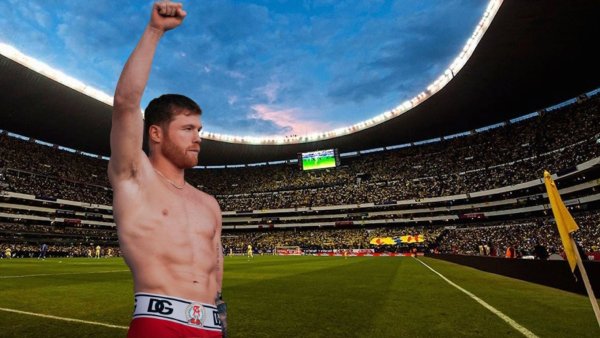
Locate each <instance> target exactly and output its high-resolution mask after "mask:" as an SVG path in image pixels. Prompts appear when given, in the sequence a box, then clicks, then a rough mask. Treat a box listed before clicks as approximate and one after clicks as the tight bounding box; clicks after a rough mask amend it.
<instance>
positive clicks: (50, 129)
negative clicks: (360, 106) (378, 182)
mask: <svg viewBox="0 0 600 338" xmlns="http://www.w3.org/2000/svg"><path fill="white" fill-rule="evenodd" d="M597 13H600V2H599V1H596V0H575V1H567V0H551V1H547V0H527V1H523V0H505V1H504V2H503V4H502V6H501V7H500V9H499V10H498V12H497V14H496V17H495V19H494V20H493V22H492V23H491V25H490V27H489V28H488V30H487V32H486V33H485V35H484V36H483V38H482V39H481V41H480V42H479V44H478V46H477V48H476V49H475V51H474V52H473V55H472V56H471V58H470V59H469V60H468V62H467V63H466V64H465V65H464V67H463V68H462V70H461V71H460V72H459V73H458V74H456V76H454V78H453V79H452V80H451V81H450V82H449V83H448V84H447V85H446V86H445V87H444V88H443V89H441V90H440V91H439V92H437V93H436V94H434V95H433V96H432V97H430V98H429V99H427V100H425V101H424V102H423V103H421V104H420V105H418V106H416V107H415V108H413V109H411V110H409V111H408V112H406V113H404V114H402V115H400V116H398V117H395V118H393V119H391V120H389V121H387V122H384V123H381V124H379V125H376V126H374V127H371V128H368V129H365V130H362V131H358V132H356V133H353V134H349V135H345V136H340V137H337V138H332V139H328V140H324V141H318V142H310V143H298V144H288V145H251V144H237V143H227V142H220V141H215V140H212V139H204V140H203V143H202V151H201V153H200V164H201V165H226V164H241V163H258V162H267V161H277V160H287V159H292V158H295V157H296V154H297V153H298V152H302V151H310V150H317V149H325V148H338V149H339V150H340V152H342V153H344V152H350V151H357V150H365V149H370V148H378V147H385V146H393V145H398V144H404V143H410V142H417V141H422V140H427V139H432V138H437V137H442V136H447V135H452V134H456V133H460V132H464V131H469V130H474V129H477V128H480V127H484V126H487V125H491V124H495V123H497V122H502V121H507V120H509V119H512V118H515V117H518V116H521V115H525V114H528V113H531V112H534V111H537V110H540V109H543V108H545V107H549V106H552V105H555V104H558V103H560V102H562V101H565V100H567V99H570V98H573V97H575V96H577V95H579V94H582V93H585V92H588V91H591V90H594V89H596V88H598V87H600V63H599V62H598V60H600V51H598V50H597V49H596V48H592V46H593V45H594V44H595V43H596V41H597V35H596V34H597V33H596V32H598V31H600V20H598V19H597ZM0 93H1V94H0V102H1V108H0V111H1V114H2V119H0V129H4V130H7V131H11V132H15V133H18V134H21V135H25V136H29V137H32V138H35V139H39V140H43V141H47V142H51V143H54V144H59V145H62V146H66V147H69V148H73V149H77V150H81V151H85V152H89V153H93V154H99V155H103V156H110V148H109V133H110V123H111V122H110V115H111V109H112V107H111V106H110V105H108V104H106V103H104V102H101V101H98V100H96V99H93V98H91V97H89V96H87V95H85V94H82V93H80V92H79V91H76V90H74V89H71V88H70V87H67V86H65V85H63V84H60V83H58V82H55V81H54V80H51V79H50V78H48V77H46V76H44V75H42V74H39V73H37V72H35V71H33V70H31V69H29V68H26V67H25V66H22V65H21V64H19V63H17V62H15V61H12V60H11V59H9V58H7V57H4V56H1V55H0Z"/></svg>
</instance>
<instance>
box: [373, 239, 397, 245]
mask: <svg viewBox="0 0 600 338" xmlns="http://www.w3.org/2000/svg"><path fill="white" fill-rule="evenodd" d="M369 243H371V244H375V245H386V244H388V245H395V244H396V241H395V240H394V239H393V238H392V237H375V238H373V239H372V240H371V242H369Z"/></svg>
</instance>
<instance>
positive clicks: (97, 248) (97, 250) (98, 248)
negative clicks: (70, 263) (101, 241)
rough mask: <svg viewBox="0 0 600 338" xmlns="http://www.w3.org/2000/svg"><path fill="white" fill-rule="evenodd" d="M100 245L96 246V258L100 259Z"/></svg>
mask: <svg viewBox="0 0 600 338" xmlns="http://www.w3.org/2000/svg"><path fill="white" fill-rule="evenodd" d="M100 249H101V248H100V245H96V258H97V259H100Z"/></svg>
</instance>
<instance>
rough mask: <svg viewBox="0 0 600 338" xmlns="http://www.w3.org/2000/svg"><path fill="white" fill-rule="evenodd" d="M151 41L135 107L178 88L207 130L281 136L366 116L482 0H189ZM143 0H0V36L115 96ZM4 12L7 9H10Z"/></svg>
mask: <svg viewBox="0 0 600 338" xmlns="http://www.w3.org/2000/svg"><path fill="white" fill-rule="evenodd" d="M182 3H183V5H184V9H185V10H186V11H187V13H188V14H187V17H186V18H185V20H184V22H183V24H182V25H181V26H180V27H178V28H176V29H175V30H172V31H169V32H167V33H166V34H165V36H164V37H163V39H162V40H161V42H160V45H159V47H158V49H157V52H156V56H155V59H154V64H153V68H152V73H151V75H150V80H149V82H148V86H147V88H146V92H145V93H144V97H143V99H142V108H144V107H145V106H146V105H147V104H148V102H149V101H150V100H151V99H152V98H154V97H157V96H160V95H161V94H165V93H178V94H183V95H187V96H189V97H191V98H192V99H194V100H195V101H196V102H198V103H199V105H200V106H201V107H202V110H203V115H202V122H203V125H204V128H205V130H204V131H205V132H214V133H220V134H229V135H244V136H288V135H302V134H309V133H315V132H322V131H328V130H332V129H336V128H340V127H344V126H348V125H352V124H355V123H358V122H360V121H363V120H366V119H369V118H372V117H374V116H376V115H379V114H381V113H383V112H384V111H387V110H390V109H392V108H394V107H396V106H397V105H399V104H400V103H402V102H404V101H406V100H408V99H411V98H413V97H414V96H416V95H417V94H418V93H420V92H421V91H423V90H424V89H425V88H426V87H427V85H429V84H430V83H431V82H432V81H433V80H435V79H436V78H437V77H438V76H439V75H441V74H442V72H443V71H444V70H445V69H446V68H447V67H448V66H449V65H450V64H451V63H452V61H453V60H454V58H455V57H456V56H457V55H458V54H459V52H460V51H461V49H462V48H463V46H464V44H465V43H466V41H467V40H468V38H469V37H470V36H471V35H472V33H473V31H474V30H475V27H476V25H477V24H478V23H479V21H480V20H481V17H482V15H483V13H484V11H485V9H486V7H487V4H488V2H487V1H485V0H445V1H439V0H398V1H386V0H348V1H346V0H289V1H288V0H271V1H269V0H253V1H250V0H248V1H242V0H187V1H182ZM151 6H152V1H146V0H127V1H124V0H104V1H88V0H27V1H23V0H0V13H4V14H3V15H2V16H0V42H1V43H5V44H8V45H11V46H13V47H15V48H17V49H18V50H19V51H21V52H22V53H24V54H26V55H28V56H30V57H33V58H35V59H38V60H40V61H42V62H44V63H46V64H48V65H49V66H51V67H53V68H55V69H57V70H59V71H61V72H63V73H65V74H67V75H69V76H71V77H74V78H76V79H78V80H80V81H82V82H84V83H86V84H87V85H90V86H92V87H95V88H97V89H99V90H101V91H103V92H105V93H107V94H109V95H111V96H112V95H113V93H114V89H115V86H116V83H117V80H118V78H119V74H120V72H121V70H122V67H123V65H124V64H125V62H126V60H127V58H128V56H129V54H130V53H131V51H132V50H133V48H134V47H135V45H136V44H137V41H138V39H139V37H140V36H141V34H142V32H143V31H144V29H145V27H146V25H147V23H148V19H149V17H150V9H151ZM7 13H11V14H10V15H7Z"/></svg>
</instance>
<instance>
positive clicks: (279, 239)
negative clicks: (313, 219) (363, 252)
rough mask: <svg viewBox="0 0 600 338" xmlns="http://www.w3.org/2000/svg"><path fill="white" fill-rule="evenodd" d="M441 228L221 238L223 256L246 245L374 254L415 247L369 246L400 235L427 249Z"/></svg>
mask: <svg viewBox="0 0 600 338" xmlns="http://www.w3.org/2000/svg"><path fill="white" fill-rule="evenodd" d="M441 231H442V229H441V228H425V227H397V228H392V227H387V228H384V227H379V228H369V229H365V228H362V229H318V230H314V229H306V230H303V229H292V230H273V231H251V232H228V233H226V234H224V235H223V237H222V242H223V248H224V250H225V252H226V253H229V252H233V253H245V252H246V248H247V246H248V244H250V245H252V247H253V248H254V250H256V251H257V252H259V253H260V252H263V253H272V252H273V250H274V249H275V248H276V247H280V246H298V247H300V248H301V249H302V250H304V251H306V250H309V251H319V250H329V249H366V248H372V249H376V251H380V250H382V251H383V250H384V251H397V250H402V249H404V248H408V247H409V246H417V244H415V245H393V246H385V247H381V246H378V245H374V244H370V241H371V239H373V238H377V237H392V238H399V237H400V236H404V235H413V236H414V235H423V236H424V238H425V241H424V242H422V243H419V244H418V246H420V247H421V248H425V247H427V246H428V245H429V244H430V243H432V242H434V241H435V239H436V238H437V237H438V236H439V234H440V233H441Z"/></svg>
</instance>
